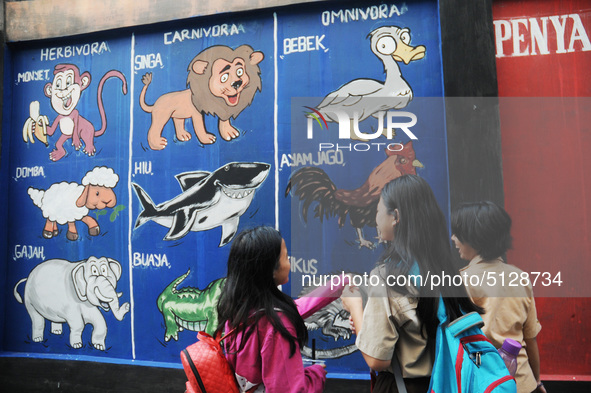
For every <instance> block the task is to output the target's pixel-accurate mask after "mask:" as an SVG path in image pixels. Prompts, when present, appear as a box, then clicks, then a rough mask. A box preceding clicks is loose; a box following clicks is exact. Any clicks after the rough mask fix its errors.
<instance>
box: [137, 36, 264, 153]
mask: <svg viewBox="0 0 591 393" xmlns="http://www.w3.org/2000/svg"><path fill="white" fill-rule="evenodd" d="M263 58H264V55H263V53H262V52H257V51H254V49H253V48H252V47H250V46H249V45H242V46H239V47H238V48H236V49H235V50H234V49H232V48H230V47H227V46H223V45H215V46H211V47H209V48H207V49H205V50H203V51H202V52H200V53H199V54H198V55H197V56H195V58H193V60H191V62H190V64H189V67H188V69H187V71H188V72H189V75H188V76H187V86H188V87H189V88H188V89H186V90H182V91H175V92H170V93H166V94H163V95H162V96H160V97H159V98H158V99H157V100H156V102H155V103H154V105H148V104H147V103H146V92H147V90H148V86H149V85H150V83H151V82H152V74H151V73H147V74H145V75H144V76H143V77H142V82H143V83H144V87H143V88H142V91H141V93H140V100H139V101H140V106H141V108H142V109H143V110H144V111H145V112H147V113H151V114H152V124H151V125H150V129H149V130H148V144H149V146H150V148H151V149H153V150H162V149H164V148H165V147H166V145H167V143H168V142H167V140H166V138H164V137H163V136H162V130H163V128H164V126H165V124H166V123H167V122H168V121H169V120H170V119H171V118H172V121H173V123H174V128H175V134H176V138H177V139H178V140H179V141H181V142H185V141H188V140H190V139H191V134H190V133H189V132H188V131H187V130H185V119H191V120H192V121H193V128H194V130H195V135H196V136H197V138H198V139H199V141H200V142H201V143H203V144H205V145H207V144H212V143H214V142H215V141H216V136H215V135H214V134H211V133H209V132H207V130H206V129H205V122H204V121H203V116H204V115H214V116H217V117H218V130H219V133H220V135H221V137H222V138H223V139H224V140H226V141H229V140H232V139H234V138H237V137H238V136H239V135H240V132H239V131H238V130H237V129H236V128H234V126H232V124H230V118H234V119H236V117H237V116H238V115H239V114H240V113H241V112H242V111H243V110H244V109H245V108H246V107H247V106H249V105H250V104H251V103H252V100H253V99H254V95H255V94H256V92H257V91H261V77H260V75H261V70H260V68H259V66H258V64H259V63H260V62H261V61H262V60H263Z"/></svg>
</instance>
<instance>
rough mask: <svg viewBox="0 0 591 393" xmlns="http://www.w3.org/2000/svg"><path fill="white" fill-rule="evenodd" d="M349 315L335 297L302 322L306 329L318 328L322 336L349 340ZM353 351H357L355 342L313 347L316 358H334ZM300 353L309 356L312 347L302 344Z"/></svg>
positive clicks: (336, 339) (350, 332)
mask: <svg viewBox="0 0 591 393" xmlns="http://www.w3.org/2000/svg"><path fill="white" fill-rule="evenodd" d="M349 316H350V314H349V312H348V311H346V310H345V309H344V308H343V302H342V301H341V299H336V300H335V301H334V302H332V303H330V304H328V305H327V306H325V307H324V308H322V309H320V310H318V311H316V312H315V313H314V314H312V315H310V316H309V317H308V318H306V320H304V324H305V325H306V328H307V329H308V331H314V330H320V331H321V332H322V334H323V335H324V336H326V337H327V338H328V337H330V338H332V339H334V341H338V340H339V339H341V338H342V339H344V340H349V339H350V338H351V335H352V334H353V331H352V330H351V323H350V322H349ZM355 351H357V347H356V346H355V344H349V345H345V346H340V347H335V348H328V349H316V348H315V351H314V356H315V357H316V358H317V359H336V358H341V357H343V356H347V355H350V354H352V353H353V352H355ZM302 355H304V356H307V357H309V358H311V357H312V348H310V347H309V346H308V345H304V346H303V347H302Z"/></svg>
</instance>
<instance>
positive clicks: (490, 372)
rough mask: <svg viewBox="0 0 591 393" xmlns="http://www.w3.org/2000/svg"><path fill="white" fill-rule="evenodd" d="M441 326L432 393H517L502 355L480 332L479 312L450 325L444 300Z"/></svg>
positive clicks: (439, 328)
mask: <svg viewBox="0 0 591 393" xmlns="http://www.w3.org/2000/svg"><path fill="white" fill-rule="evenodd" d="M437 316H438V318H439V326H438V327H437V339H436V343H435V363H434V364H433V372H432V374H431V384H430V385H429V393H516V392H517V386H516V385H515V379H514V378H513V377H512V376H511V374H509V371H508V370H507V367H506V366H505V363H504V362H503V359H502V358H501V355H499V353H498V352H497V350H496V348H495V347H494V345H492V343H491V342H490V341H489V340H488V339H487V338H486V337H485V336H484V334H483V333H482V330H481V329H480V328H481V327H482V326H483V325H484V322H483V321H482V317H480V315H479V314H478V313H476V312H471V313H468V314H466V315H464V316H462V317H460V318H458V319H456V320H455V321H453V322H452V323H449V324H448V323H447V313H446V311H445V305H444V304H443V299H442V298H440V299H439V309H438V311H437Z"/></svg>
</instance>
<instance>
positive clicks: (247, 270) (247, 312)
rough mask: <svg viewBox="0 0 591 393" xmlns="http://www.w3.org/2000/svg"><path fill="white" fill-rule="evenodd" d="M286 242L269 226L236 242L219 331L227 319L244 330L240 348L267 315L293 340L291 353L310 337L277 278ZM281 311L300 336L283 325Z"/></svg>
mask: <svg viewBox="0 0 591 393" xmlns="http://www.w3.org/2000/svg"><path fill="white" fill-rule="evenodd" d="M282 242H283V238H282V237H281V234H280V233H279V232H278V231H277V230H275V229H274V228H272V227H269V226H260V227H255V228H252V229H247V230H245V231H243V232H241V233H240V234H238V235H237V236H236V238H235V239H234V241H233V242H232V247H231V248H230V255H229V256H228V275H227V279H226V283H225V285H224V288H223V290H222V294H221V296H220V299H219V302H218V306H217V311H218V317H219V325H218V327H217V331H218V332H221V331H223V329H224V326H225V323H226V322H228V324H229V326H230V328H237V330H238V331H242V332H243V336H242V340H241V344H240V347H239V348H238V351H240V350H241V349H242V348H243V347H244V343H245V342H246V340H247V339H248V337H249V336H250V334H251V333H252V332H253V330H254V329H255V327H256V325H257V323H258V321H259V320H260V319H261V318H262V317H266V318H267V319H268V320H269V321H270V322H271V325H273V327H274V328H275V329H277V331H278V332H279V333H280V334H281V335H282V336H283V337H284V338H285V339H286V340H288V341H289V346H290V350H291V354H290V356H293V354H294V353H295V351H296V342H297V343H298V344H299V345H300V347H301V346H303V345H304V344H305V343H306V341H307V340H308V330H307V329H306V326H305V325H304V320H303V319H302V317H301V316H300V314H299V313H298V310H297V307H296V305H295V303H294V301H293V299H292V298H291V297H290V296H288V295H286V294H285V293H283V292H281V291H280V290H279V289H278V288H277V285H276V284H275V281H274V280H273V271H274V270H275V269H276V268H277V266H278V264H279V256H280V254H281V244H282ZM278 312H281V313H283V315H285V316H286V317H287V319H288V320H289V321H290V322H291V323H292V324H293V326H294V327H295V330H296V335H297V337H294V336H292V335H291V334H290V333H289V331H288V330H287V329H286V328H285V326H283V323H282V322H281V320H280V318H279V315H278Z"/></svg>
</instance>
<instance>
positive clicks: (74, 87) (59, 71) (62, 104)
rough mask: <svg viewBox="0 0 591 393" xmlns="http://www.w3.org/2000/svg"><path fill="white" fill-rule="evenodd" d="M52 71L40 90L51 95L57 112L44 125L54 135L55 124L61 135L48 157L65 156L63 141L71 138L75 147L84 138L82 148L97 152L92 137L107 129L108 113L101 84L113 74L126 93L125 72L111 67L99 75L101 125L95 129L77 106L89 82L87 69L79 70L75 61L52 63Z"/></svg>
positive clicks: (92, 153)
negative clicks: (53, 118)
mask: <svg viewBox="0 0 591 393" xmlns="http://www.w3.org/2000/svg"><path fill="white" fill-rule="evenodd" d="M53 75H54V77H53V82H51V83H47V84H46V85H45V88H44V89H43V90H44V92H45V95H46V96H47V97H49V98H50V100H51V107H52V108H53V109H54V110H55V111H56V112H57V113H58V116H57V117H56V118H55V120H54V121H53V124H51V126H49V127H48V128H47V135H49V136H51V135H53V134H54V132H55V131H56V129H57V127H58V125H59V127H60V130H61V133H62V135H61V136H60V137H59V139H58V141H57V142H56V144H55V150H53V151H52V152H51V153H49V158H50V159H51V160H52V161H57V160H59V159H61V158H62V157H64V156H65V155H66V150H65V149H64V143H65V142H66V141H67V140H68V139H70V138H71V139H72V145H74V148H75V149H76V150H79V149H80V147H81V146H82V142H84V148H83V150H82V151H83V152H84V153H86V154H88V155H89V156H93V155H94V153H95V152H96V148H95V146H94V137H95V136H100V135H102V134H103V133H104V132H105V130H106V129H107V116H106V114H105V108H104V105H103V99H102V92H103V86H104V84H105V82H106V81H107V79H109V78H113V77H116V78H119V79H120V80H121V81H122V82H123V88H122V90H123V94H127V81H126V80H125V76H124V75H123V74H122V73H121V72H119V71H117V70H111V71H109V72H107V73H106V74H105V75H104V76H103V77H102V78H101V80H100V82H99V85H98V92H97V102H98V109H99V113H100V116H101V123H102V127H101V128H100V129H99V130H96V131H95V129H94V126H93V125H92V123H91V122H90V121H88V120H87V119H85V118H84V117H82V116H81V115H80V114H79V113H78V110H77V109H76V106H77V105H78V103H79V102H80V96H81V95H82V91H83V90H84V89H86V88H87V87H88V86H89V85H90V81H91V76H90V73H89V72H88V71H86V72H84V73H82V74H80V70H79V69H78V67H77V66H75V65H74V64H58V65H56V66H55V69H54V71H53Z"/></svg>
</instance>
